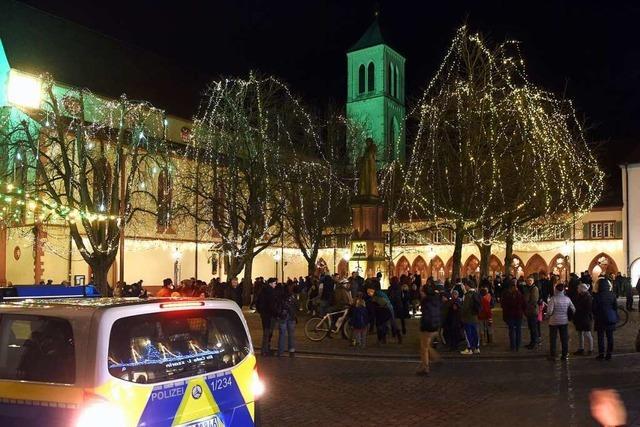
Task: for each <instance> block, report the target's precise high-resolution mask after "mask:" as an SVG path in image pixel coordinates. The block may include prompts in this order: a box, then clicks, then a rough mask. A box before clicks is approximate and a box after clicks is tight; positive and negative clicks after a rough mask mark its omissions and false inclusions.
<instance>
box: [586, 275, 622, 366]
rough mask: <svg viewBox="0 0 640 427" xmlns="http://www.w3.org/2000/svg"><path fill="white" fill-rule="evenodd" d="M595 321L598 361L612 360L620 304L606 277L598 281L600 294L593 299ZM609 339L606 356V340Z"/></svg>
mask: <svg viewBox="0 0 640 427" xmlns="http://www.w3.org/2000/svg"><path fill="white" fill-rule="evenodd" d="M592 310H593V320H594V324H595V329H596V332H597V333H598V356H597V357H596V359H598V360H603V359H605V360H611V354H612V353H613V331H615V329H616V323H618V302H617V299H616V295H615V294H614V293H613V292H612V291H611V282H610V281H609V280H607V279H606V278H605V277H602V278H600V279H599V280H598V292H597V293H596V294H595V296H594V297H593V307H592ZM605 335H606V337H607V349H606V350H607V352H606V355H605V346H604V339H605Z"/></svg>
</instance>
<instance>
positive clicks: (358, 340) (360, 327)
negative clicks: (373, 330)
mask: <svg viewBox="0 0 640 427" xmlns="http://www.w3.org/2000/svg"><path fill="white" fill-rule="evenodd" d="M353 305H354V307H353V310H351V326H352V327H353V340H354V346H356V347H361V348H364V347H365V346H366V345H367V331H368V330H369V313H368V311H367V307H366V305H365V302H364V299H362V296H360V295H359V296H357V297H356V299H355V301H354V303H353Z"/></svg>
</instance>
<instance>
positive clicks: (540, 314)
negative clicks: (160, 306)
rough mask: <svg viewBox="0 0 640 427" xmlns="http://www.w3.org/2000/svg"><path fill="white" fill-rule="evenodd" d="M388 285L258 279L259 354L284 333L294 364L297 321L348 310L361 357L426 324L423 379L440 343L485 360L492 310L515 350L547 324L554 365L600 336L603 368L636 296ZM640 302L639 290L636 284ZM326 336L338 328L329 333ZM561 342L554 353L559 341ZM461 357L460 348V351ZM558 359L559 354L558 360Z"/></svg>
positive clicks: (606, 286) (210, 290) (208, 290)
mask: <svg viewBox="0 0 640 427" xmlns="http://www.w3.org/2000/svg"><path fill="white" fill-rule="evenodd" d="M381 279H382V275H381V274H378V275H377V276H375V277H371V278H367V279H364V278H362V277H361V276H360V275H359V274H358V273H357V272H353V273H352V274H351V276H350V277H348V278H341V277H340V276H339V275H338V274H329V273H325V272H323V273H320V275H319V276H307V277H299V278H288V279H287V280H286V281H285V282H283V283H279V282H278V281H277V279H275V278H270V279H267V280H265V279H264V278H262V277H258V278H257V279H256V280H255V281H254V282H253V283H252V286H251V289H250V292H247V294H250V299H249V298H247V300H248V301H250V302H249V308H250V309H251V310H255V311H257V312H258V313H259V315H260V318H261V323H262V330H263V341H262V347H261V352H262V355H264V356H269V355H272V351H271V341H272V339H273V335H274V332H275V331H278V333H279V334H278V340H277V352H276V354H277V355H278V356H281V355H283V354H284V353H285V352H288V353H289V355H290V356H291V357H293V356H294V355H295V327H296V323H297V321H298V315H299V314H300V313H301V312H303V313H305V314H311V315H319V316H324V315H325V314H327V313H333V312H340V311H343V310H348V319H349V321H350V323H351V327H352V328H353V337H352V342H351V343H352V345H354V346H356V347H360V348H362V347H365V346H366V345H367V337H368V335H370V334H374V335H375V337H376V338H377V342H378V343H379V344H382V345H384V344H387V343H388V341H389V339H390V338H392V339H394V340H395V341H396V342H397V343H402V341H403V336H405V335H406V333H407V323H406V322H407V319H409V318H412V317H420V331H421V332H420V333H421V336H420V344H421V345H420V348H421V349H420V353H421V359H422V364H421V366H420V369H419V373H421V374H424V373H428V371H429V360H430V359H433V357H437V353H435V350H434V342H435V341H436V340H439V339H442V343H441V344H442V345H444V346H446V347H448V348H449V350H450V351H460V352H461V354H463V355H474V354H479V353H480V346H481V343H483V344H491V343H493V342H494V338H493V337H494V333H493V329H494V308H496V307H497V306H499V307H500V308H501V309H502V319H503V321H504V322H505V324H506V326H507V329H508V337H509V349H510V350H511V351H514V352H519V351H520V350H521V349H523V348H525V349H528V350H534V349H537V348H540V347H541V343H542V336H543V333H542V330H541V324H542V323H543V320H547V321H548V326H549V331H548V341H549V359H552V360H555V359H556V358H558V357H559V358H560V359H561V360H566V359H567V358H568V352H569V349H568V347H569V324H570V323H573V325H574V327H575V331H576V332H575V333H576V336H577V341H578V349H577V350H576V351H575V352H574V354H575V355H592V354H593V353H594V337H593V333H592V332H593V331H594V330H595V332H596V333H597V339H598V340H597V358H598V359H604V360H609V359H611V357H612V353H613V343H614V339H613V333H614V330H615V325H616V323H617V320H618V313H617V311H618V306H617V298H618V297H624V296H626V297H627V304H626V305H627V307H626V308H627V310H629V311H631V310H634V307H633V287H632V286H631V284H630V280H629V279H628V278H626V277H624V276H622V275H621V274H620V273H618V274H617V275H616V276H608V277H606V276H600V277H598V278H596V279H595V280H594V279H593V278H592V276H591V275H590V274H588V272H583V273H582V274H581V275H580V276H578V275H576V274H573V273H572V274H571V275H569V277H567V279H568V280H566V281H562V280H561V278H560V277H559V276H557V275H547V274H545V273H541V274H540V275H537V274H534V275H532V276H530V277H528V278H525V277H524V276H521V277H519V278H515V277H510V276H508V275H497V276H496V277H495V278H494V279H492V280H490V279H488V278H484V279H481V280H477V279H476V277H475V276H469V277H466V278H462V279H454V280H452V281H449V280H445V281H441V280H436V279H434V278H431V277H430V278H428V279H427V280H426V282H423V280H422V278H421V277H420V275H414V274H405V275H401V276H400V277H391V279H390V281H389V286H388V289H386V290H382V286H381V285H382V284H381ZM636 288H637V292H638V293H639V294H640V280H639V281H638V283H637V284H636ZM114 295H115V296H145V295H146V291H145V290H144V288H143V286H142V281H139V282H136V283H134V284H131V285H127V284H126V283H118V284H117V286H116V288H115V290H114ZM156 296H158V297H177V296H181V297H214V298H226V299H230V300H233V301H235V302H236V303H237V304H238V305H239V306H240V307H242V306H243V303H244V301H245V299H244V297H245V296H244V293H243V284H242V283H241V282H240V281H239V280H238V279H237V278H232V279H231V280H230V281H229V282H228V283H225V282H222V281H220V280H219V279H212V280H211V281H210V282H209V283H206V282H204V281H201V280H196V279H195V278H191V279H186V280H182V281H181V282H180V283H178V284H177V285H176V284H174V283H173V281H172V280H171V279H165V280H164V281H163V286H162V288H161V289H160V290H159V291H158V292H157V293H156ZM524 325H526V329H527V330H528V343H527V344H526V345H523V337H522V329H523V328H522V327H523V326H524ZM332 327H335V329H334V328H332V330H331V331H330V333H336V332H337V331H338V327H339V325H336V324H335V323H334V324H332ZM558 337H559V340H560V351H559V352H558V348H557V341H558ZM461 347H462V348H461ZM558 353H559V354H558Z"/></svg>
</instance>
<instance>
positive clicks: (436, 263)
mask: <svg viewBox="0 0 640 427" xmlns="http://www.w3.org/2000/svg"><path fill="white" fill-rule="evenodd" d="M430 266H431V277H433V278H434V279H436V280H444V278H445V271H444V262H443V261H442V259H441V258H440V257H439V256H438V255H436V256H434V257H433V259H431V263H430Z"/></svg>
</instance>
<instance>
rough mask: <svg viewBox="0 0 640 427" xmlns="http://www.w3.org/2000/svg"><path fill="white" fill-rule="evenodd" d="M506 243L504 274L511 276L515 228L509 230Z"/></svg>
mask: <svg viewBox="0 0 640 427" xmlns="http://www.w3.org/2000/svg"><path fill="white" fill-rule="evenodd" d="M504 243H505V250H504V273H505V274H508V275H510V274H511V263H512V262H513V228H512V227H511V226H509V227H508V228H507V235H506V237H505V242H504Z"/></svg>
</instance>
